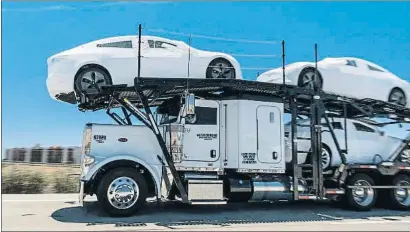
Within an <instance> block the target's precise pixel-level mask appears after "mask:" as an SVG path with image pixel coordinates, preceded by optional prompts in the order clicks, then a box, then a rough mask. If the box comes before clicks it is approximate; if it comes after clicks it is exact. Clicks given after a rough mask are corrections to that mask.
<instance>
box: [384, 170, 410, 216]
mask: <svg viewBox="0 0 410 232" xmlns="http://www.w3.org/2000/svg"><path fill="white" fill-rule="evenodd" d="M399 185H400V186H403V185H404V186H407V187H408V186H410V176H408V175H404V174H399V175H397V176H396V177H395V178H394V179H393V186H399ZM399 191H400V192H399ZM399 194H400V196H398V195H399ZM388 202H389V205H390V207H391V208H392V209H397V210H409V209H410V189H389V191H388Z"/></svg>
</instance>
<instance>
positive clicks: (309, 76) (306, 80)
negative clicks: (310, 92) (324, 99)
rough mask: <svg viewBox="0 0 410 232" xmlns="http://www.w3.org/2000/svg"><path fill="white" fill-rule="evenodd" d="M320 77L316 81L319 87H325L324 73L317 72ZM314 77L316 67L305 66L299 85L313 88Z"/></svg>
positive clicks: (300, 75)
mask: <svg viewBox="0 0 410 232" xmlns="http://www.w3.org/2000/svg"><path fill="white" fill-rule="evenodd" d="M317 75H318V78H316V83H317V86H318V87H319V89H322V87H323V79H322V75H320V73H319V72H318V73H317ZM314 77H315V68H312V67H309V68H304V69H303V70H302V71H301V72H300V74H299V78H298V86H299V87H303V88H308V89H313V87H314Z"/></svg>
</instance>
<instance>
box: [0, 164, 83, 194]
mask: <svg viewBox="0 0 410 232" xmlns="http://www.w3.org/2000/svg"><path fill="white" fill-rule="evenodd" d="M1 174H2V193H14V194H17V193H75V192H78V178H79V175H78V174H80V167H79V166H78V165H77V166H74V165H73V166H69V165H64V166H63V165H42V164H38V165H30V164H10V163H2V173H1ZM75 174H77V175H75Z"/></svg>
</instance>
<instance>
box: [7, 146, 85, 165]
mask: <svg viewBox="0 0 410 232" xmlns="http://www.w3.org/2000/svg"><path fill="white" fill-rule="evenodd" d="M3 160H4V161H8V162H16V163H49V164H80V163H81V147H75V146H73V147H60V146H53V147H40V146H36V147H31V148H10V149H6V155H5V158H4V159H3Z"/></svg>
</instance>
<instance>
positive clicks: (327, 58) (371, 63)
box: [322, 56, 390, 72]
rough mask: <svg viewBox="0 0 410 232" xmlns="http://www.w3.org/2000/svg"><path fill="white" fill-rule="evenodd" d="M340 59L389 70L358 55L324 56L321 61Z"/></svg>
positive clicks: (385, 70)
mask: <svg viewBox="0 0 410 232" xmlns="http://www.w3.org/2000/svg"><path fill="white" fill-rule="evenodd" d="M340 60H354V61H356V62H358V63H363V64H367V65H370V66H373V67H375V68H378V69H380V70H383V71H384V72H390V71H389V70H387V69H385V68H383V67H381V66H380V65H377V64H375V63H373V62H371V61H368V60H365V59H361V58H358V57H349V56H345V57H326V58H324V59H323V60H322V61H324V62H326V61H340Z"/></svg>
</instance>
